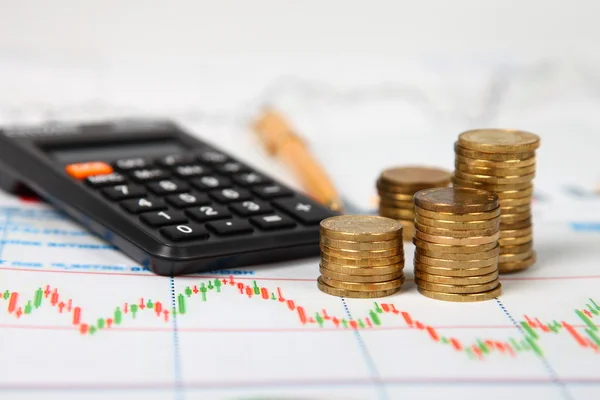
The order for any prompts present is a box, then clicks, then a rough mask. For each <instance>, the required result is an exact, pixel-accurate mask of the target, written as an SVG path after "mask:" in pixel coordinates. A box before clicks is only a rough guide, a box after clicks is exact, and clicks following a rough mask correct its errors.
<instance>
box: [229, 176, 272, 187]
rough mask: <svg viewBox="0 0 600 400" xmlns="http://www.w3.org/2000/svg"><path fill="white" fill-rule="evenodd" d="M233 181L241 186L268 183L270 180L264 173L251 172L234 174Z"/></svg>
mask: <svg viewBox="0 0 600 400" xmlns="http://www.w3.org/2000/svg"><path fill="white" fill-rule="evenodd" d="M232 179H233V181H234V182H235V183H237V184H238V185H240V186H246V187H248V186H254V185H260V184H264V183H267V182H268V180H267V178H265V177H264V176H262V175H259V174H257V173H256V172H249V173H244V174H237V175H234V176H233V178H232Z"/></svg>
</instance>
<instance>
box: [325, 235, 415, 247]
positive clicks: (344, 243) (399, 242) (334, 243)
mask: <svg viewBox="0 0 600 400" xmlns="http://www.w3.org/2000/svg"><path fill="white" fill-rule="evenodd" d="M321 244H324V245H325V246H327V247H332V248H336V249H342V250H389V249H394V248H396V247H398V246H403V245H404V241H403V239H402V237H400V238H398V239H392V240H386V241H382V242H351V241H349V240H338V239H330V238H328V237H327V236H321Z"/></svg>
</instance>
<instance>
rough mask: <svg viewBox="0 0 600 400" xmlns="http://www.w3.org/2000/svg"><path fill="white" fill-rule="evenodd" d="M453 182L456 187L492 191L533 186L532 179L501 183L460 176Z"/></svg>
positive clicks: (505, 190)
mask: <svg viewBox="0 0 600 400" xmlns="http://www.w3.org/2000/svg"><path fill="white" fill-rule="evenodd" d="M452 182H453V183H454V186H455V187H467V188H469V187H470V188H474V189H483V190H488V191H490V192H494V193H496V192H509V191H514V190H521V189H527V188H528V187H530V186H531V181H527V182H520V183H512V184H501V183H483V182H477V181H474V180H470V179H461V178H460V177H458V176H455V177H454V178H452Z"/></svg>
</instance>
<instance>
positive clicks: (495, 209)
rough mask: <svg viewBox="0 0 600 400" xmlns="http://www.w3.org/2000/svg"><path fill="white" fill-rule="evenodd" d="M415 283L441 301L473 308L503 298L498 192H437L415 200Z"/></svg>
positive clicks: (429, 191) (422, 193) (418, 195)
mask: <svg viewBox="0 0 600 400" xmlns="http://www.w3.org/2000/svg"><path fill="white" fill-rule="evenodd" d="M415 211H416V217H415V237H414V239H413V243H414V244H415V246H416V248H415V257H414V272H415V283H416V284H417V288H418V290H419V292H420V293H421V294H423V295H424V296H427V297H431V298H433V299H438V300H446V301H456V302H471V301H483V300H490V299H493V298H494V297H497V296H499V295H500V293H501V291H502V286H501V284H500V281H499V279H498V254H499V252H500V248H499V245H498V238H499V236H500V207H499V201H498V196H496V195H495V194H494V193H492V192H488V191H486V190H479V189H470V188H434V189H426V190H422V191H420V192H417V193H416V194H415Z"/></svg>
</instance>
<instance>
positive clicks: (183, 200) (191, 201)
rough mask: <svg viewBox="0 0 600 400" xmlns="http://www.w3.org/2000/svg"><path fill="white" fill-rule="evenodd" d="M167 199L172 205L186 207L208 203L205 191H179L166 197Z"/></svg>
mask: <svg viewBox="0 0 600 400" xmlns="http://www.w3.org/2000/svg"><path fill="white" fill-rule="evenodd" d="M167 201H168V202H169V204H171V205H172V206H173V207H177V208H188V207H193V206H201V205H205V204H210V200H209V198H208V195H206V194H205V193H193V194H192V193H180V194H174V195H172V196H168V197H167Z"/></svg>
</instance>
